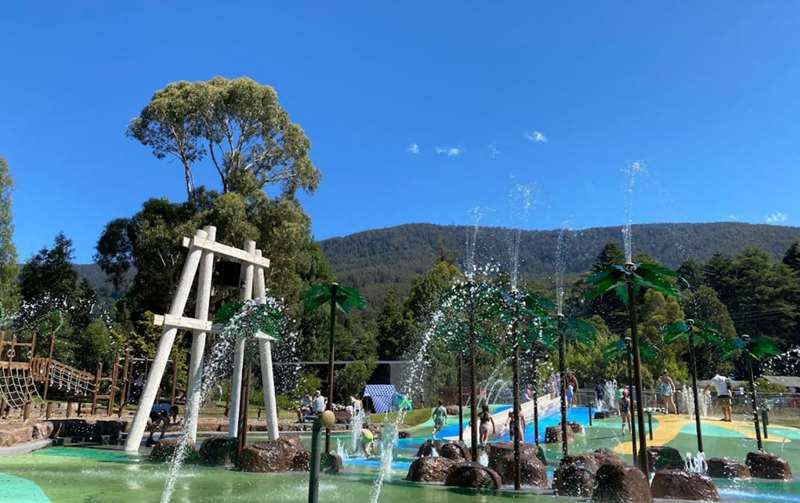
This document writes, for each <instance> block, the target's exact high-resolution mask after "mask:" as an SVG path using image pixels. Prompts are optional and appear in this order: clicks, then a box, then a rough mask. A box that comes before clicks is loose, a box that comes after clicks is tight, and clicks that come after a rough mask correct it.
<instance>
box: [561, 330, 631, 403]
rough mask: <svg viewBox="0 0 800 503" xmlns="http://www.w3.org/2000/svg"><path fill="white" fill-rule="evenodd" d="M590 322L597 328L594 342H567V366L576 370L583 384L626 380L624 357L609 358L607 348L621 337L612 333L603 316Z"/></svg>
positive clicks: (576, 374) (579, 380) (588, 385)
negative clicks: (606, 352)
mask: <svg viewBox="0 0 800 503" xmlns="http://www.w3.org/2000/svg"><path fill="white" fill-rule="evenodd" d="M588 323H590V324H591V325H592V327H593V328H594V329H595V332H596V336H595V339H594V343H593V344H588V345H584V344H579V343H577V342H570V343H568V344H567V351H566V366H567V368H568V369H570V370H572V371H573V372H575V376H576V377H577V379H578V382H579V383H582V384H581V385H582V386H587V387H591V386H590V383H596V382H599V381H601V380H609V379H617V380H619V381H620V382H624V381H625V375H624V369H625V363H624V360H623V359H620V358H615V359H608V357H607V355H606V354H605V348H607V347H609V346H611V345H613V344H616V343H617V342H618V341H619V337H618V336H616V335H615V334H613V333H611V331H610V330H609V329H608V327H607V326H606V324H605V322H604V321H603V318H601V317H600V316H593V317H592V318H591V319H590V320H589V321H588Z"/></svg>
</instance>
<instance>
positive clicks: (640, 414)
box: [625, 263, 650, 477]
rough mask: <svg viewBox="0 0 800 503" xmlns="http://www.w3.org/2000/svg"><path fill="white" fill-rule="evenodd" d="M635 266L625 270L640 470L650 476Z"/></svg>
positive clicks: (629, 266) (630, 265) (626, 265)
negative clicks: (626, 273) (634, 282)
mask: <svg viewBox="0 0 800 503" xmlns="http://www.w3.org/2000/svg"><path fill="white" fill-rule="evenodd" d="M635 267H636V266H635V265H634V264H632V263H630V264H625V268H626V270H627V271H629V275H628V278H627V284H628V285H627V286H628V314H629V317H630V323H631V341H632V342H633V378H634V385H635V388H636V416H637V417H636V421H637V422H638V426H639V469H640V470H642V472H643V473H644V474H645V476H646V477H647V476H649V473H650V469H649V468H650V467H649V466H648V462H647V434H646V433H645V431H644V406H643V399H644V396H642V359H641V355H640V353H639V334H638V333H637V331H636V292H635V291H634V288H633V278H632V277H631V276H630V274H633V271H635Z"/></svg>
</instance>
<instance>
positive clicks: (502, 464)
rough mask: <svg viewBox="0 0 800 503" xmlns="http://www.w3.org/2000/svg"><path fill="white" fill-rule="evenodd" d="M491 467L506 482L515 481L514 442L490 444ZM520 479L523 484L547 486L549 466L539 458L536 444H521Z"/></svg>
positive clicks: (511, 482)
mask: <svg viewBox="0 0 800 503" xmlns="http://www.w3.org/2000/svg"><path fill="white" fill-rule="evenodd" d="M488 454H489V468H491V469H492V470H494V471H495V472H497V473H498V474H499V475H500V478H501V479H502V481H503V483H504V484H513V483H514V478H515V476H514V475H515V474H514V444H513V443H512V442H505V443H499V444H491V445H489V451H488ZM519 457H520V479H521V481H522V484H523V485H526V486H534V487H547V467H546V466H545V465H544V463H542V461H541V460H540V459H539V452H538V449H537V448H536V446H534V445H530V444H525V445H522V446H520V456H519Z"/></svg>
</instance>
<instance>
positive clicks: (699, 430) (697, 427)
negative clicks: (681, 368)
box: [650, 320, 703, 452]
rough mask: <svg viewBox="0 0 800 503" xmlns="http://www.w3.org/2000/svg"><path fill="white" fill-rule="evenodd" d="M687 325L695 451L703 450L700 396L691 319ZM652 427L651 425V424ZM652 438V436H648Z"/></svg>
mask: <svg viewBox="0 0 800 503" xmlns="http://www.w3.org/2000/svg"><path fill="white" fill-rule="evenodd" d="M686 323H687V324H688V325H689V360H690V361H689V363H690V364H691V366H690V368H689V370H690V371H691V373H692V391H693V392H694V425H695V430H696V431H697V452H703V427H702V426H701V424H700V398H699V397H698V396H697V360H696V359H695V356H694V332H693V328H692V327H693V326H694V321H693V320H687V321H686ZM651 429H652V426H651ZM650 440H653V436H652V435H651V436H650Z"/></svg>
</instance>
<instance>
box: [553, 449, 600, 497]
mask: <svg viewBox="0 0 800 503" xmlns="http://www.w3.org/2000/svg"><path fill="white" fill-rule="evenodd" d="M598 467H599V464H598V462H597V458H596V457H595V456H594V455H593V454H580V455H577V456H564V457H563V458H561V463H560V464H559V465H558V468H556V470H555V472H553V489H554V490H555V492H556V494H557V495H559V496H575V497H587V496H591V495H592V491H593V490H594V477H595V473H596V472H597V469H598Z"/></svg>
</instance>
